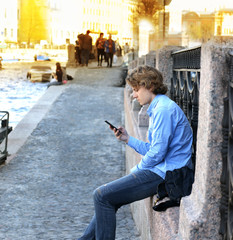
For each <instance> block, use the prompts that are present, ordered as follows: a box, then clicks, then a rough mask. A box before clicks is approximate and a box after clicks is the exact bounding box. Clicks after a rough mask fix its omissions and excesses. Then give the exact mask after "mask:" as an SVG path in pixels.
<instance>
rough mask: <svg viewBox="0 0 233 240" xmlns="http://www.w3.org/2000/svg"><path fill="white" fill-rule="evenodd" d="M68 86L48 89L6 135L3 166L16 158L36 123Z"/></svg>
mask: <svg viewBox="0 0 233 240" xmlns="http://www.w3.org/2000/svg"><path fill="white" fill-rule="evenodd" d="M68 86H69V84H65V85H61V86H51V87H49V88H48V89H47V90H46V92H45V93H44V94H43V95H42V96H41V98H40V99H39V100H38V101H37V103H36V104H35V105H34V106H33V107H32V108H31V109H30V111H29V112H28V113H27V114H26V115H25V117H24V118H23V119H22V120H21V121H20V122H19V123H18V124H17V125H16V127H15V128H14V130H13V131H12V132H11V133H10V134H9V135H8V144H7V145H8V147H7V151H8V154H9V155H8V157H7V160H6V161H5V164H7V163H9V162H10V161H11V160H12V159H13V158H14V157H15V156H16V154H17V152H18V151H19V149H20V148H21V147H22V146H23V145H24V143H25V142H26V140H27V138H28V137H29V136H30V135H31V133H32V132H33V130H34V129H35V128H36V127H37V125H38V123H39V122H40V121H41V120H42V119H43V117H44V116H45V114H46V113H47V112H48V111H49V109H50V108H51V106H52V105H53V103H54V102H55V101H56V99H57V98H58V97H59V96H60V95H61V94H62V92H63V91H64V90H65V89H66V88H67V87H68Z"/></svg>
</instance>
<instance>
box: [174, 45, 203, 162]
mask: <svg viewBox="0 0 233 240" xmlns="http://www.w3.org/2000/svg"><path fill="white" fill-rule="evenodd" d="M172 57H173V77H172V79H171V90H170V94H171V98H172V100H174V101H175V102H176V103H177V104H178V105H179V106H180V107H181V108H182V110H183V111H184V113H185V115H186V116H187V118H188V120H189V122H190V125H191V127H192V130H193V154H192V161H193V164H194V166H195V159H196V141H197V140H196V139H197V126H198V106H199V89H200V64H201V47H197V48H192V49H187V50H181V51H176V52H174V53H173V54H172Z"/></svg>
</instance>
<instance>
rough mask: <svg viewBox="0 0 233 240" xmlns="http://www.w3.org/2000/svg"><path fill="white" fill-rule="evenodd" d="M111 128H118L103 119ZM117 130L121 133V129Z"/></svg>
mask: <svg viewBox="0 0 233 240" xmlns="http://www.w3.org/2000/svg"><path fill="white" fill-rule="evenodd" d="M105 122H106V123H107V124H108V125H109V126H110V127H111V128H112V129H114V128H115V129H116V130H117V131H118V130H119V129H118V128H116V127H115V126H114V125H112V124H111V123H110V122H108V121H107V120H106V121H105ZM119 132H120V133H121V131H120V130H119Z"/></svg>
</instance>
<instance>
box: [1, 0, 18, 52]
mask: <svg viewBox="0 0 233 240" xmlns="http://www.w3.org/2000/svg"><path fill="white" fill-rule="evenodd" d="M14 43H17V0H7V1H1V7H0V48H4V47H5V46H6V44H14Z"/></svg>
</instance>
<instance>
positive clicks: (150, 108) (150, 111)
mask: <svg viewBox="0 0 233 240" xmlns="http://www.w3.org/2000/svg"><path fill="white" fill-rule="evenodd" d="M160 96H161V94H157V95H156V96H155V98H154V99H153V100H152V102H151V103H150V105H149V107H148V109H147V114H148V115H149V116H151V115H152V112H153V109H154V108H155V106H156V105H157V103H158V101H159V99H160Z"/></svg>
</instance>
